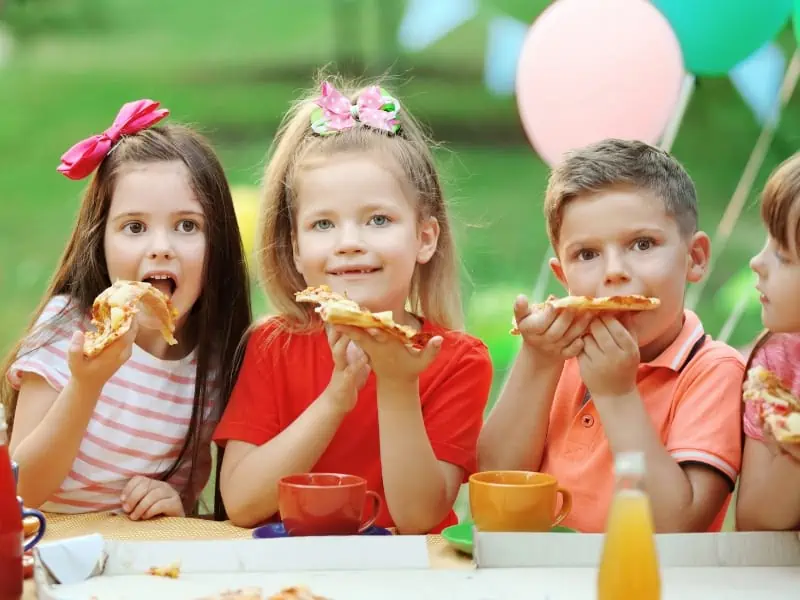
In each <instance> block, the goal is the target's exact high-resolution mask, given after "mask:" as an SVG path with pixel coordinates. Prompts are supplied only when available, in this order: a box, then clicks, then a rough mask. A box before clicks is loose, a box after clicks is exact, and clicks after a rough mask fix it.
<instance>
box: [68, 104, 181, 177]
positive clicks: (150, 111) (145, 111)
mask: <svg viewBox="0 0 800 600" xmlns="http://www.w3.org/2000/svg"><path fill="white" fill-rule="evenodd" d="M159 106H160V103H159V102H155V101H153V100H137V101H136V102H128V103H127V104H124V105H123V106H122V108H121V109H120V111H119V113H118V114H117V118H116V119H114V123H113V124H112V125H111V127H109V128H108V129H106V130H105V131H104V132H103V133H101V134H98V135H93V136H92V137H89V138H86V139H85V140H82V141H80V142H78V143H77V144H75V145H74V146H72V148H70V149H69V150H67V151H66V152H65V153H64V154H63V156H62V157H61V164H60V165H59V166H58V168H57V169H56V170H57V171H58V172H59V173H63V174H64V175H65V176H67V177H69V178H70V179H83V178H84V177H86V176H88V175H89V174H91V173H92V171H94V170H95V169H96V168H97V167H98V166H100V163H101V162H103V159H104V158H105V157H106V156H107V155H108V153H109V152H111V149H112V148H113V147H114V145H115V144H116V143H117V142H119V140H120V139H121V138H122V136H123V135H131V134H134V133H138V132H139V131H142V130H143V129H147V128H148V127H151V126H153V125H155V124H156V123H158V122H159V121H160V120H161V119H163V118H165V117H166V116H167V115H169V110H167V109H166V108H159Z"/></svg>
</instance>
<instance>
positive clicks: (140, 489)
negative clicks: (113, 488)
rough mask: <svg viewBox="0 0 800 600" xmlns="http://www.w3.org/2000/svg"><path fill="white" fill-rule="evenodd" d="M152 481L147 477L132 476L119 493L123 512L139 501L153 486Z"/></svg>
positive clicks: (128, 510) (132, 507)
mask: <svg viewBox="0 0 800 600" xmlns="http://www.w3.org/2000/svg"><path fill="white" fill-rule="evenodd" d="M153 484H154V481H153V480H152V479H150V478H148V477H143V476H142V475H137V476H135V477H132V478H131V479H130V480H129V481H128V483H127V484H126V485H125V487H124V488H123V490H122V494H120V500H121V501H122V508H123V510H125V512H128V513H129V512H131V511H132V510H133V509H134V508H136V506H137V505H138V504H139V502H141V500H142V498H144V497H145V496H146V495H147V494H148V492H149V491H150V490H151V489H152V488H153Z"/></svg>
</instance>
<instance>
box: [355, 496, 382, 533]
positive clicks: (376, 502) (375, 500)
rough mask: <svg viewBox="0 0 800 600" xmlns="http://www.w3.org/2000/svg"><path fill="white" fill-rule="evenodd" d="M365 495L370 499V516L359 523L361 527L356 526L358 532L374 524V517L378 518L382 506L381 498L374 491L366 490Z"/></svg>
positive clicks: (362, 531)
mask: <svg viewBox="0 0 800 600" xmlns="http://www.w3.org/2000/svg"><path fill="white" fill-rule="evenodd" d="M367 497H368V498H371V499H372V510H371V511H370V512H371V515H372V516H370V518H369V519H367V520H366V521H364V522H363V523H362V524H361V527H359V528H358V533H364V532H365V531H366V530H367V529H369V528H370V527H372V526H373V525H374V524H375V519H377V518H378V515H379V514H380V512H381V507H382V506H383V500H381V497H380V496H379V495H378V494H377V493H376V492H373V491H372V490H367Z"/></svg>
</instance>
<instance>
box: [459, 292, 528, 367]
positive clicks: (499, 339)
mask: <svg viewBox="0 0 800 600" xmlns="http://www.w3.org/2000/svg"><path fill="white" fill-rule="evenodd" d="M520 293H525V288H524V287H511V286H508V285H503V286H499V287H492V288H488V289H483V290H480V291H477V292H475V293H474V294H473V295H472V297H471V298H470V299H469V302H468V303H467V311H466V313H467V314H466V321H467V331H468V332H469V333H470V334H471V335H474V336H475V337H477V338H479V339H481V340H482V341H483V343H484V344H486V346H487V347H488V348H489V354H490V355H491V357H492V364H493V365H494V368H495V369H499V370H503V369H506V368H507V367H509V366H510V365H511V362H512V361H513V360H514V356H516V354H517V351H518V350H519V343H520V338H519V337H518V336H514V335H511V334H510V333H509V331H510V330H511V327H512V320H513V318H514V300H515V299H516V297H517V296H518V295H519V294H520Z"/></svg>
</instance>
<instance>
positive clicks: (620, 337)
mask: <svg viewBox="0 0 800 600" xmlns="http://www.w3.org/2000/svg"><path fill="white" fill-rule="evenodd" d="M578 364H579V365H580V370H581V377H582V379H583V383H584V384H585V385H586V387H587V389H588V390H589V393H590V394H591V395H592V397H598V396H600V397H601V396H622V395H625V394H628V393H630V392H632V391H634V390H635V389H636V373H637V371H638V368H639V344H638V343H637V341H636V336H635V334H634V333H632V332H631V331H629V330H628V329H627V328H626V327H625V326H624V325H623V324H622V323H621V322H620V321H619V320H618V319H617V318H616V317H614V316H610V315H603V316H600V317H598V318H597V319H595V320H594V321H592V323H591V325H590V326H589V335H587V336H585V337H584V338H583V352H581V353H580V355H578Z"/></svg>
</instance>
